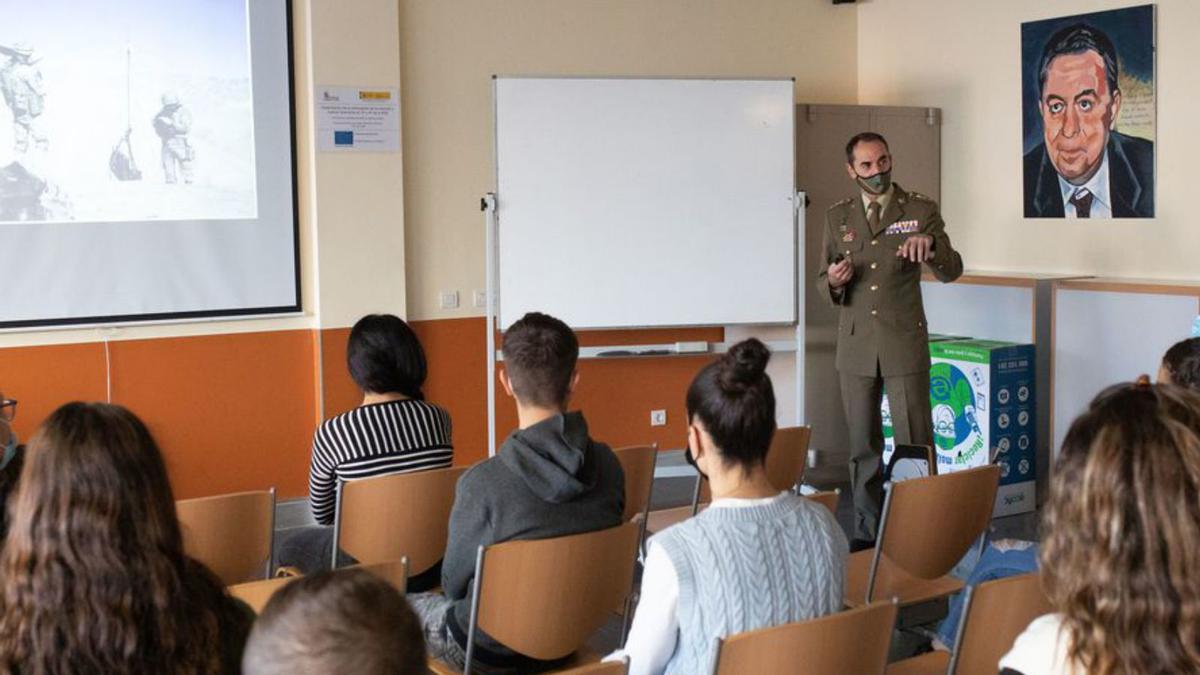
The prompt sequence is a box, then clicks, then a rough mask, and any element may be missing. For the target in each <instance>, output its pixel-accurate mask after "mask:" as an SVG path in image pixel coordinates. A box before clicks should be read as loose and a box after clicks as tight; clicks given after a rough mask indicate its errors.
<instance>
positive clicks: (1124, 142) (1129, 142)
mask: <svg viewBox="0 0 1200 675" xmlns="http://www.w3.org/2000/svg"><path fill="white" fill-rule="evenodd" d="M1112 142H1113V144H1114V145H1116V146H1117V147H1118V148H1120V151H1121V154H1123V155H1125V158H1126V160H1127V161H1128V162H1129V164H1130V165H1132V166H1133V167H1135V170H1138V171H1141V172H1143V173H1145V172H1147V171H1151V172H1152V171H1153V170H1154V141H1149V140H1146V139H1145V138H1138V137H1137V136H1127V135H1125V134H1123V133H1121V132H1119V131H1114V132H1113V135H1112Z"/></svg>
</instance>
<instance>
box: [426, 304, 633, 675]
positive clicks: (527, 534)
mask: <svg viewBox="0 0 1200 675" xmlns="http://www.w3.org/2000/svg"><path fill="white" fill-rule="evenodd" d="M503 352H504V370H503V371H502V372H501V373H500V383H501V384H502V385H503V386H504V390H505V391H506V392H507V393H508V395H509V396H512V397H513V398H514V399H515V400H516V403H517V417H518V423H519V426H520V428H518V429H517V430H516V431H514V432H513V433H512V434H511V435H509V437H508V439H507V440H505V442H504V444H503V445H502V446H501V447H500V451H499V452H498V453H496V456H495V457H493V458H491V459H488V460H485V461H483V462H480V463H479V464H476V465H475V466H473V467H472V468H471V469H470V470H468V471H467V472H466V473H464V474H463V476H462V478H460V479H459V481H458V488H457V490H456V492H455V497H454V509H453V510H452V511H451V514H450V535H449V540H448V541H447V543H446V556H445V559H444V560H443V563H442V590H443V592H444V594H445V595H444V596H442V595H437V594H431V593H421V594H415V595H411V596H409V601H410V602H411V603H412V605H413V607H414V609H416V611H417V614H418V615H419V616H420V617H421V623H422V625H423V626H424V628H425V639H426V643H427V646H428V648H429V654H430V656H432V657H434V658H437V659H440V660H443V661H447V662H449V663H451V664H453V665H456V666H459V667H462V665H463V660H464V657H465V650H466V644H467V630H468V629H469V627H470V612H471V593H472V590H473V586H474V582H475V552H476V549H477V548H478V547H479V546H489V545H491V544H498V543H500V542H504V541H510V540H514V539H547V538H551V537H561V536H566V535H570V534H579V533H581V532H591V531H594V530H602V529H605V528H609V527H615V526H617V525H619V524H620V523H621V512H622V510H623V509H624V506H625V476H624V473H623V472H622V471H621V465H620V464H619V463H618V462H617V458H616V456H615V455H614V454H613V452H612V450H610V449H609V447H608V446H607V445H604V444H603V443H597V442H595V441H593V440H592V439H591V438H590V437H589V436H588V429H587V422H585V421H584V419H583V414H582V413H579V412H566V410H567V403H568V401H569V400H570V396H571V393H572V391H573V390H574V388H575V383H576V382H577V381H578V379H579V373H578V372H577V371H576V370H575V363H576V360H577V359H578V357H579V342H578V340H577V339H576V337H575V333H574V332H572V331H571V329H570V328H569V327H568V326H567V325H566V324H565V323H563V322H562V321H559V320H558V319H555V318H554V317H551V316H547V315H545V314H540V313H537V312H531V313H529V314H526V315H525V316H524V317H522V318H521V319H520V320H518V321H517V322H516V323H514V324H513V325H512V326H511V327H509V329H508V330H507V331H506V332H505V334H504V346H503ZM475 644H476V650H475V654H476V656H475V659H476V661H477V662H481V663H476V664H474V668H476V669H478V670H480V671H482V672H504V671H530V670H536V669H538V668H540V667H545V666H550V665H552V664H550V663H546V662H542V661H537V660H535V659H532V658H531V657H528V656H525V655H522V654H518V653H517V652H514V651H513V650H511V649H508V648H507V647H505V646H504V645H502V644H500V643H499V642H497V641H496V640H494V639H492V638H491V637H490V636H488V635H486V634H485V633H482V632H480V633H478V634H477V636H476V641H475ZM480 666H482V667H481V668H480Z"/></svg>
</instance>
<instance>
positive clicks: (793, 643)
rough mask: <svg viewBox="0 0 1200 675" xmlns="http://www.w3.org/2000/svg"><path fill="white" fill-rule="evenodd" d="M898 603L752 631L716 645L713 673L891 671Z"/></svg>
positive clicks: (863, 674)
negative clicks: (890, 655)
mask: <svg viewBox="0 0 1200 675" xmlns="http://www.w3.org/2000/svg"><path fill="white" fill-rule="evenodd" d="M895 623H896V605H895V604H894V603H892V602H876V603H874V604H870V605H866V606H863V607H859V608H857V609H851V610H847V611H844V612H838V613H837V614H830V615H828V616H823V617H821V618H818V619H812V620H810V621H800V622H797V623H789V624H784V625H782V626H775V627H773V628H761V629H759V630H752V631H747V632H745V633H739V634H737V635H733V636H730V637H728V638H725V639H718V640H717V643H716V645H715V648H714V651H715V656H714V658H713V668H712V672H713V673H714V675H718V674H719V675H758V674H759V673H795V674H797V675H799V674H802V673H812V674H814V675H816V674H818V673H819V674H821V675H839V674H844V675H870V674H871V673H883V672H884V668H886V667H887V657H888V647H889V646H890V645H891V642H892V627H893V626H894V625H895Z"/></svg>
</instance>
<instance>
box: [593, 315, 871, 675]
mask: <svg viewBox="0 0 1200 675" xmlns="http://www.w3.org/2000/svg"><path fill="white" fill-rule="evenodd" d="M769 358H770V352H768V351H767V348H766V346H765V345H763V343H761V342H759V341H758V340H755V339H753V338H751V339H749V340H746V341H744V342H740V343H738V344H736V345H734V346H733V348H732V349H730V350H729V353H728V354H726V355H725V356H724V357H723V358H721V359H719V360H718V361H715V362H713V363H711V364H709V365H708V366H706V367H705V368H704V369H703V370H701V371H700V373H699V374H698V375H697V376H696V379H695V380H693V381H692V385H691V387H690V388H689V389H688V393H687V412H688V451H687V452H688V459H689V460H691V461H692V462H693V463H694V464H695V465H696V468H697V470H699V471H700V472H701V474H702V475H705V476H707V478H708V480H709V484H710V485H711V487H712V494H713V502H712V505H711V506H710V507H709V508H708V509H707V510H705V511H704V512H702V513H701V514H700V515H698V516H696V517H695V518H692V519H690V520H687V521H684V522H682V523H680V524H678V525H675V526H674V527H670V528H668V529H666V530H664V531H663V532H661V533H659V534H658V535H656V536H654V537H653V538H652V539H651V540H650V545H649V549H648V551H647V554H646V566H645V573H644V574H643V576H642V595H641V602H640V603H639V604H638V608H637V614H636V615H635V616H634V619H633V627H632V629H631V631H630V634H629V639H628V641H627V642H626V644H625V649H624V650H623V652H624V653H625V654H627V655H628V656H629V658H630V663H629V665H630V670H629V672H630V673H637V674H642V673H654V674H657V673H685V674H687V675H693V674H695V673H707V672H709V670H710V669H711V658H712V652H713V645H714V643H715V641H716V639H717V638H719V637H725V636H729V635H733V634H735V633H741V632H744V631H748V630H754V629H756V628H765V627H769V626H776V625H779V624H784V623H789V622H793V621H803V620H805V619H812V618H815V617H818V616H823V615H825V614H830V613H832V612H836V611H838V610H839V609H841V606H842V584H843V576H844V570H845V567H846V557H847V555H848V552H849V546H848V544H847V542H846V535H845V534H844V533H843V532H842V530H841V528H840V527H838V524H837V522H836V521H834V519H833V516H832V514H830V513H829V511H828V510H826V509H825V508H824V507H822V506H820V505H818V504H816V503H814V502H811V501H809V500H807V499H804V498H803V497H798V496H796V495H794V494H792V493H790V492H780V491H779V490H777V489H775V488H774V487H772V486H771V484H770V482H769V481H768V480H767V476H766V468H765V462H766V456H767V448H768V447H770V445H771V436H772V435H773V434H774V433H775V392H774V390H773V388H772V387H771V379H770V378H769V377H768V376H767V374H766V366H767V360H768V359H769ZM614 656H616V655H614Z"/></svg>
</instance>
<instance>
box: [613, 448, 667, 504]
mask: <svg viewBox="0 0 1200 675" xmlns="http://www.w3.org/2000/svg"><path fill="white" fill-rule="evenodd" d="M613 454H615V455H616V456H617V461H619V462H620V463H621V470H622V471H624V472H625V513H624V514H623V515H622V519H623V520H631V519H632V518H633V517H634V516H637V515H639V514H641V516H642V517H643V518H645V517H646V514H647V513H649V511H650V490H652V489H653V488H654V465H655V463H656V462H657V460H658V445H657V444H655V445H633V446H629V447H627V448H617V449H615V450H613Z"/></svg>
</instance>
